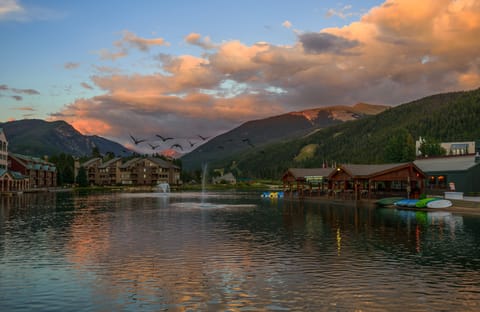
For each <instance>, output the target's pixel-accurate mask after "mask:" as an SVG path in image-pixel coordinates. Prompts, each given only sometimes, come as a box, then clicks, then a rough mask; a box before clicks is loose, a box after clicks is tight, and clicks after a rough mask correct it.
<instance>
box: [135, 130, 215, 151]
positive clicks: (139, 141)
mask: <svg viewBox="0 0 480 312" xmlns="http://www.w3.org/2000/svg"><path fill="white" fill-rule="evenodd" d="M155 136H156V137H158V138H159V139H160V140H161V141H162V142H163V143H165V142H168V141H170V140H175V138H172V137H165V136H162V135H160V134H155ZM198 137H199V138H200V139H201V140H202V141H206V140H207V139H208V138H209V137H204V136H201V135H198ZM130 138H131V139H132V142H133V143H134V144H135V145H139V144H140V143H147V144H148V145H149V146H150V147H151V148H152V150H156V149H157V148H159V147H160V146H161V144H152V143H150V142H148V141H147V140H146V139H138V138H135V137H134V136H133V135H131V134H130ZM157 141H158V140H157ZM188 143H189V144H190V148H192V147H194V146H195V144H197V143H198V142H192V141H191V140H190V139H189V140H188ZM170 148H171V149H179V150H181V151H183V146H182V145H181V144H179V143H174V144H172V145H171V146H170Z"/></svg>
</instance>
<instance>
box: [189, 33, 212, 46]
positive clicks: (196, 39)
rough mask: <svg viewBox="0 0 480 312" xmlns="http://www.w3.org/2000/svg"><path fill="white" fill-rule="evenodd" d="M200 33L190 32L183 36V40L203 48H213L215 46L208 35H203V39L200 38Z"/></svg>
mask: <svg viewBox="0 0 480 312" xmlns="http://www.w3.org/2000/svg"><path fill="white" fill-rule="evenodd" d="M201 37H202V36H201V35H200V34H197V33H190V34H188V35H187V36H186V37H185V42H187V43H189V44H192V45H196V46H199V47H201V48H203V49H205V50H211V49H215V48H216V47H217V46H216V45H215V44H214V43H212V41H211V40H210V37H204V38H203V40H202V39H201Z"/></svg>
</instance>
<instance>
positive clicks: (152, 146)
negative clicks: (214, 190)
mask: <svg viewBox="0 0 480 312" xmlns="http://www.w3.org/2000/svg"><path fill="white" fill-rule="evenodd" d="M148 145H150V147H151V148H152V150H154V149H156V148H157V147H159V146H160V145H153V144H150V143H148Z"/></svg>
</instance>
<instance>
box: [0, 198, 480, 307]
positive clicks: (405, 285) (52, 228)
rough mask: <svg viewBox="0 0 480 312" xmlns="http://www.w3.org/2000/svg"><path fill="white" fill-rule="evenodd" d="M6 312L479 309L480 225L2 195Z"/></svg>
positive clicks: (225, 204) (333, 210)
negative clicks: (7, 196)
mask: <svg viewBox="0 0 480 312" xmlns="http://www.w3.org/2000/svg"><path fill="white" fill-rule="evenodd" d="M0 203H1V205H0V310H1V311H479V310H480V218H479V217H475V216H468V215H457V214H451V213H446V212H440V211H439V212H414V211H402V210H395V209H392V208H385V209H383V208H375V207H370V206H364V207H362V206H354V205H345V204H341V203H336V204H335V203H320V202H296V201H295V202H292V201H289V200H287V199H278V200H271V199H261V198H260V194H259V193H250V194H249V193H206V194H205V195H202V194H201V193H171V194H168V195H164V194H157V193H142V194H140V193H131V194H126V193H114V194H84V195H78V194H77V195H74V194H71V193H48V194H36V195H32V194H24V195H21V196H18V197H10V198H5V197H3V198H0Z"/></svg>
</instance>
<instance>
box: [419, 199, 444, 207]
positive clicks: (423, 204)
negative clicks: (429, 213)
mask: <svg viewBox="0 0 480 312" xmlns="http://www.w3.org/2000/svg"><path fill="white" fill-rule="evenodd" d="M439 199H440V198H437V197H427V198H423V199H419V200H418V202H417V203H416V204H415V206H416V207H417V208H425V207H427V204H428V203H429V202H431V201H434V200H439Z"/></svg>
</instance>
